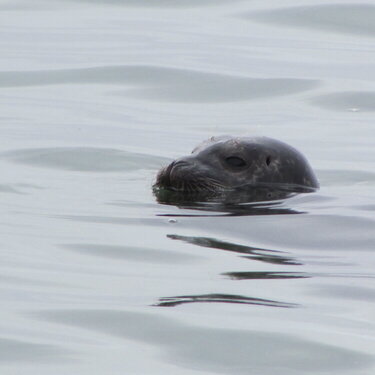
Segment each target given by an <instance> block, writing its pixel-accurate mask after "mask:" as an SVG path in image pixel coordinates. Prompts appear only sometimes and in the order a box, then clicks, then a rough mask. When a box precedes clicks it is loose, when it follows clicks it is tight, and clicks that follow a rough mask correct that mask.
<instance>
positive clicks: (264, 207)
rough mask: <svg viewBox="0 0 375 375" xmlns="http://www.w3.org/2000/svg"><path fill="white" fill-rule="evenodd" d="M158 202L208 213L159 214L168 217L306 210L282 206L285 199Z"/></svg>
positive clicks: (280, 213)
mask: <svg viewBox="0 0 375 375" xmlns="http://www.w3.org/2000/svg"><path fill="white" fill-rule="evenodd" d="M158 202H159V203H161V204H165V205H170V206H177V207H178V208H180V209H185V210H199V211H201V212H202V211H204V212H206V213H199V214H192V213H189V214H175V213H174V214H158V215H157V216H164V217H165V216H166V217H169V216H171V217H195V216H198V217H209V216H264V215H301V214H306V213H307V212H306V211H297V210H295V209H291V208H287V207H282V206H281V204H282V203H283V201H275V202H262V203H246V204H245V203H241V204H234V203H232V204H230V203H225V202H224V203H220V202H210V203H207V202H176V201H171V202H166V201H161V200H160V199H158Z"/></svg>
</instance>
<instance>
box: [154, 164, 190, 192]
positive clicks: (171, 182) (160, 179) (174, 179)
mask: <svg viewBox="0 0 375 375" xmlns="http://www.w3.org/2000/svg"><path fill="white" fill-rule="evenodd" d="M191 167H192V163H191V162H189V161H187V160H186V158H183V159H178V160H174V161H173V162H172V163H170V164H169V165H168V166H167V167H165V168H163V169H162V170H161V171H160V172H159V174H158V176H157V179H156V185H157V186H161V187H166V188H177V187H178V185H179V184H180V183H181V182H182V180H184V177H185V176H186V173H187V171H188V170H189V169H191Z"/></svg>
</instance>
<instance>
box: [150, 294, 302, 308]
mask: <svg viewBox="0 0 375 375" xmlns="http://www.w3.org/2000/svg"><path fill="white" fill-rule="evenodd" d="M197 302H223V303H241V304H249V305H262V306H272V307H289V308H290V307H297V306H298V305H297V304H294V303H287V302H279V301H273V300H268V299H262V298H252V297H244V296H236V295H233V294H202V295H195V296H194V295H191V296H175V297H163V298H160V299H159V302H158V303H156V304H155V305H154V306H162V307H174V306H178V305H182V304H185V303H197Z"/></svg>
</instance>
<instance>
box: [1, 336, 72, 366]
mask: <svg viewBox="0 0 375 375" xmlns="http://www.w3.org/2000/svg"><path fill="white" fill-rule="evenodd" d="M67 360H69V359H68V357H67V352H66V351H65V350H62V349H60V348H58V347H54V346H52V345H43V344H36V343H32V342H25V341H19V340H13V339H8V338H0V363H7V362H15V363H19V362H32V363H35V362H40V363H48V362H50V363H56V362H57V363H58V362H60V361H67Z"/></svg>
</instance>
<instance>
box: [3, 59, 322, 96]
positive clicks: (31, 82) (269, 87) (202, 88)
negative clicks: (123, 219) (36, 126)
mask: <svg viewBox="0 0 375 375" xmlns="http://www.w3.org/2000/svg"><path fill="white" fill-rule="evenodd" d="M317 83H318V81H315V80H309V79H296V78H249V77H241V76H231V75H226V74H217V73H208V72H201V71H194V70H188V69H175V68H165V67H155V66H102V67H96V68H84V69H64V70H50V71H17V72H15V71H12V72H0V87H23V86H45V85H62V84H107V85H128V86H129V88H127V89H126V90H124V91H119V92H115V93H114V94H115V95H126V96H131V97H132V98H138V99H150V100H153V101H172V102H190V103H200V102H233V101H242V100H250V99H257V98H264V97H272V96H281V95H288V94H294V93H299V92H303V91H306V90H310V89H313V88H315V87H316V86H317Z"/></svg>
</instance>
